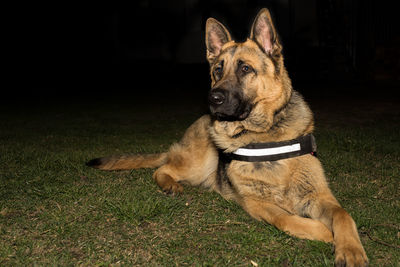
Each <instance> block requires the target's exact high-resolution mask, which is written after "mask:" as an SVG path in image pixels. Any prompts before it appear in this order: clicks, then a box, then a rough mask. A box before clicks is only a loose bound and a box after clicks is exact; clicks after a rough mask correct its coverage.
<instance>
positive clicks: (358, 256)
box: [335, 244, 368, 267]
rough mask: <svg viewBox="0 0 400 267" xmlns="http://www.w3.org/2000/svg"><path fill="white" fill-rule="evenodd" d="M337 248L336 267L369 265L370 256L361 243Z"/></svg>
mask: <svg viewBox="0 0 400 267" xmlns="http://www.w3.org/2000/svg"><path fill="white" fill-rule="evenodd" d="M335 250H336V251H335V266H336V267H353V266H354V267H366V266H368V257H367V255H366V254H365V251H364V248H363V247H362V246H361V244H357V245H344V246H337V247H336V249H335Z"/></svg>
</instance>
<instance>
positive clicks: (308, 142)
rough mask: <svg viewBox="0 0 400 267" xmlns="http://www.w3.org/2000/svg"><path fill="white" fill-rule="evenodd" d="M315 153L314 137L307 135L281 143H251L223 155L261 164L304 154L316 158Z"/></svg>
mask: <svg viewBox="0 0 400 267" xmlns="http://www.w3.org/2000/svg"><path fill="white" fill-rule="evenodd" d="M316 151H317V145H316V142H315V138H314V135H312V134H307V135H305V136H301V137H298V138H296V139H292V140H288V141H282V142H270V143H251V144H248V145H246V146H244V147H241V148H239V149H237V150H236V151H233V152H231V153H223V154H224V155H225V156H227V157H228V158H230V159H232V160H240V161H248V162H261V161H275V160H280V159H287V158H293V157H298V156H301V155H305V154H311V155H313V156H316V155H317V154H316Z"/></svg>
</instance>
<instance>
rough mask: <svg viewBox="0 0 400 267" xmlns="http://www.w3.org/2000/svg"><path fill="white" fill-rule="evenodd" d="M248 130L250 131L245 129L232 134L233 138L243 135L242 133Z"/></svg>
mask: <svg viewBox="0 0 400 267" xmlns="http://www.w3.org/2000/svg"><path fill="white" fill-rule="evenodd" d="M247 132H248V130H246V129H243V131H241V132H239V133H237V134H234V135H232V138H233V139H236V138H239V137H241V136H242V135H244V134H246V133H247Z"/></svg>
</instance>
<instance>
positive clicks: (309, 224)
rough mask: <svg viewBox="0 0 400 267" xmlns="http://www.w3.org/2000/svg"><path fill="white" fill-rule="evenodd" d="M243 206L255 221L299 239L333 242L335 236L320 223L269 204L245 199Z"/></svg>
mask: <svg viewBox="0 0 400 267" xmlns="http://www.w3.org/2000/svg"><path fill="white" fill-rule="evenodd" d="M242 206H243V207H244V209H245V210H246V211H247V212H248V213H249V214H250V215H251V216H252V217H254V218H255V219H257V220H264V221H266V222H268V223H270V224H272V225H274V226H275V227H277V228H278V229H280V230H282V231H284V232H286V233H288V234H290V235H292V236H295V237H299V238H305V239H310V240H319V241H323V242H332V241H333V236H332V231H330V230H329V229H328V228H327V227H326V226H325V225H324V224H323V223H321V222H320V221H317V220H314V219H310V218H304V217H300V216H298V215H294V214H290V213H289V212H287V211H285V210H284V209H282V208H280V207H278V206H276V205H274V204H272V203H268V202H263V201H260V200H255V199H248V198H244V199H243V203H242Z"/></svg>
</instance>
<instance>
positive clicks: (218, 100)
mask: <svg viewBox="0 0 400 267" xmlns="http://www.w3.org/2000/svg"><path fill="white" fill-rule="evenodd" d="M209 101H210V104H211V105H214V106H219V105H222V104H223V103H224V101H225V95H224V94H223V93H222V92H221V91H211V92H210V96H209Z"/></svg>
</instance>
